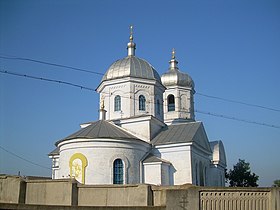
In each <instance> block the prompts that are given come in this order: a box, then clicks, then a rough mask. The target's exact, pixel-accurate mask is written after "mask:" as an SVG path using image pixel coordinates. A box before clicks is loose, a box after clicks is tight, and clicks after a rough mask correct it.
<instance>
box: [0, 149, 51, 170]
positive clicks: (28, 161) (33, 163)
mask: <svg viewBox="0 0 280 210" xmlns="http://www.w3.org/2000/svg"><path fill="white" fill-rule="evenodd" d="M0 149H2V150H4V151H5V152H7V153H9V154H10V155H13V156H15V157H17V158H19V159H21V160H23V161H25V162H27V163H30V164H32V165H35V166H38V167H41V168H44V169H48V170H51V168H48V167H46V166H43V165H40V164H38V163H35V162H33V161H31V160H27V159H25V158H23V157H21V156H19V155H17V154H15V153H13V152H11V151H9V150H7V149H5V148H4V147H2V146H1V145H0Z"/></svg>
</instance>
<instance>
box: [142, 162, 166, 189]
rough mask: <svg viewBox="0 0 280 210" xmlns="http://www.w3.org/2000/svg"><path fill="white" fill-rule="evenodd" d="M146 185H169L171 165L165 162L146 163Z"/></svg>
mask: <svg viewBox="0 0 280 210" xmlns="http://www.w3.org/2000/svg"><path fill="white" fill-rule="evenodd" d="M143 165H144V183H145V184H154V185H169V175H170V174H169V165H170V164H168V163H164V162H152V163H144V164H143Z"/></svg>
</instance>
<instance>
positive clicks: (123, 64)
mask: <svg viewBox="0 0 280 210" xmlns="http://www.w3.org/2000/svg"><path fill="white" fill-rule="evenodd" d="M130 29H131V31H130V37H129V39H130V41H129V43H128V44H127V52H128V55H127V57H125V58H123V59H120V60H117V61H115V62H114V63H113V64H112V65H111V66H110V67H109V68H108V70H107V71H106V73H105V75H104V76H103V78H102V81H101V82H103V81H106V80H113V79H117V78H123V77H136V78H143V79H150V80H156V81H158V82H160V83H161V79H160V76H159V74H158V73H157V71H156V70H155V68H154V67H153V66H152V65H151V64H150V63H148V62H147V61H145V60H144V59H141V58H138V57H136V56H135V49H136V44H135V43H134V42H133V33H132V26H131V27H130Z"/></svg>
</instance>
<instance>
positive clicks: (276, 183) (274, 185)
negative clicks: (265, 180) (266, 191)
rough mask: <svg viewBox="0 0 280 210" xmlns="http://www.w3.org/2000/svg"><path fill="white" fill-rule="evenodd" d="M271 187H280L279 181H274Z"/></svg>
mask: <svg viewBox="0 0 280 210" xmlns="http://www.w3.org/2000/svg"><path fill="white" fill-rule="evenodd" d="M272 187H280V179H277V180H274V182H273V185H272Z"/></svg>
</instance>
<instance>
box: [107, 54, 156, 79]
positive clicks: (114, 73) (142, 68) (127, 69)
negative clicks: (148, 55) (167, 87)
mask: <svg viewBox="0 0 280 210" xmlns="http://www.w3.org/2000/svg"><path fill="white" fill-rule="evenodd" d="M122 77H136V78H144V79H150V80H157V81H158V82H160V83H161V79H160V76H159V74H158V73H157V71H156V70H155V69H154V67H153V66H152V65H151V64H149V63H148V62H147V61H145V60H143V59H141V58H138V57H136V56H133V55H129V56H127V57H125V58H123V59H120V60H117V61H116V62H114V63H113V64H112V65H111V66H110V67H109V69H108V70H107V72H106V73H105V75H104V76H103V78H102V82H103V81H105V80H112V79H117V78H122Z"/></svg>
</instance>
